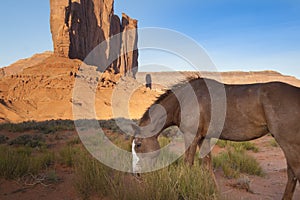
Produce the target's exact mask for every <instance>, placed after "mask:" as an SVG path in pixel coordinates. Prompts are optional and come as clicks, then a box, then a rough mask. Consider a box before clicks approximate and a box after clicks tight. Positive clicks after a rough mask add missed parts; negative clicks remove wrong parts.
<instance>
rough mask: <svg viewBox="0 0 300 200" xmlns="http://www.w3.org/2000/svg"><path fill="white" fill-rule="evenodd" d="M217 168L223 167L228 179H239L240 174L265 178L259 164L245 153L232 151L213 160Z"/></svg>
mask: <svg viewBox="0 0 300 200" xmlns="http://www.w3.org/2000/svg"><path fill="white" fill-rule="evenodd" d="M213 165H214V167H215V168H219V167H221V168H222V170H223V172H224V175H225V176H226V177H228V178H237V177H239V175H240V173H246V174H250V175H257V176H263V175H264V173H263V170H262V168H261V167H260V165H259V163H258V162H257V161H256V160H255V158H253V157H252V156H250V155H248V154H246V153H245V151H237V150H235V149H233V150H232V149H230V150H229V151H228V152H223V153H221V154H219V155H217V156H216V157H214V158H213Z"/></svg>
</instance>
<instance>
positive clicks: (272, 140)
mask: <svg viewBox="0 0 300 200" xmlns="http://www.w3.org/2000/svg"><path fill="white" fill-rule="evenodd" d="M270 145H271V146H272V147H279V144H278V143H277V142H276V140H275V138H272V139H271V140H270Z"/></svg>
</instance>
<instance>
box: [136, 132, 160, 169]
mask: <svg viewBox="0 0 300 200" xmlns="http://www.w3.org/2000/svg"><path fill="white" fill-rule="evenodd" d="M134 132H135V133H134V138H133V141H132V157H133V172H134V173H140V172H141V171H148V170H151V168H152V167H153V166H154V164H155V162H156V158H157V156H158V155H159V150H160V146H159V143H158V140H157V135H151V134H150V133H149V132H148V131H147V129H144V128H140V127H134ZM147 136H148V137H147Z"/></svg>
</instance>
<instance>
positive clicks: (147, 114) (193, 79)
mask: <svg viewBox="0 0 300 200" xmlns="http://www.w3.org/2000/svg"><path fill="white" fill-rule="evenodd" d="M198 79H201V77H200V76H199V75H198V76H197V77H195V76H190V77H187V78H186V79H185V80H182V81H180V82H178V83H176V84H175V85H173V86H172V87H171V88H170V89H166V90H165V92H164V93H163V94H162V95H160V96H159V97H158V98H157V99H156V100H155V101H154V103H153V104H152V105H151V106H153V105H155V104H160V103H161V102H162V101H163V100H164V99H165V98H167V97H168V96H169V95H170V94H172V93H173V91H174V90H177V89H179V88H182V87H184V86H186V84H188V83H190V82H192V81H195V80H198ZM151 106H150V107H148V108H147V110H146V112H145V113H144V114H143V116H142V118H141V119H140V122H141V121H143V120H146V119H147V118H148V116H149V110H150V108H151Z"/></svg>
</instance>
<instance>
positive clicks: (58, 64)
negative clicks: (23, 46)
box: [0, 55, 157, 122]
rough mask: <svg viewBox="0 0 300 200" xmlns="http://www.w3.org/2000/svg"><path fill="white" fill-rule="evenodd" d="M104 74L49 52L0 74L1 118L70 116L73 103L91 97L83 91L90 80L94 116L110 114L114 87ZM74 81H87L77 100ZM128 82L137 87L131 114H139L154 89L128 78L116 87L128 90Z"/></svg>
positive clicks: (1, 120) (148, 103)
mask: <svg viewBox="0 0 300 200" xmlns="http://www.w3.org/2000/svg"><path fill="white" fill-rule="evenodd" d="M84 67H87V68H88V69H89V70H90V73H89V74H86V72H83V71H84V70H83V69H84ZM8 69H9V67H8ZM103 77H105V74H102V73H100V72H97V71H96V67H94V66H87V65H84V64H83V63H82V61H80V60H78V59H68V58H63V57H58V56H55V55H52V56H50V57H48V58H46V59H45V60H43V61H42V62H40V63H38V64H36V65H34V66H30V67H25V68H24V69H23V71H21V72H19V73H17V74H14V75H9V76H4V77H2V78H0V122H21V121H28V120H37V121H43V120H50V119H73V112H72V108H73V106H83V107H84V106H85V105H84V103H85V100H86V99H89V98H91V97H90V96H86V95H88V94H89V92H91V88H90V85H93V84H94V85H95V84H96V93H95V110H96V115H97V118H99V119H109V118H112V117H113V110H112V109H111V107H112V106H111V105H112V102H111V99H112V95H113V92H114V89H113V88H112V87H108V88H107V87H106V85H103V84H102V82H101V80H102V79H103ZM75 81H78V82H83V83H89V84H87V85H86V87H85V88H82V90H81V91H82V94H81V95H80V98H81V99H79V100H80V101H81V102H83V103H78V99H74V98H73V88H74V84H75ZM98 81H99V84H98ZM131 85H135V86H134V87H136V91H135V92H134V93H133V97H132V100H131V101H130V102H129V107H130V108H131V109H130V110H131V113H130V117H132V118H139V117H140V116H141V115H142V114H143V112H144V111H145V109H146V108H147V107H148V106H149V105H150V104H151V103H152V102H153V101H154V100H155V98H156V95H157V92H155V91H150V92H147V93H146V92H145V91H146V89H145V88H144V87H142V86H141V85H139V84H137V85H136V82H135V81H134V79H131V78H128V80H127V82H126V84H123V85H121V86H120V87H119V91H127V90H128V88H129V87H131ZM115 87H117V86H115ZM129 92H131V91H129ZM141 96H143V97H145V98H147V100H145V99H142V98H141ZM117 98H119V97H118V96H117ZM82 104H83V105H82ZM127 106H128V105H127ZM84 112H87V113H88V112H91V111H90V110H86V111H84Z"/></svg>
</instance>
